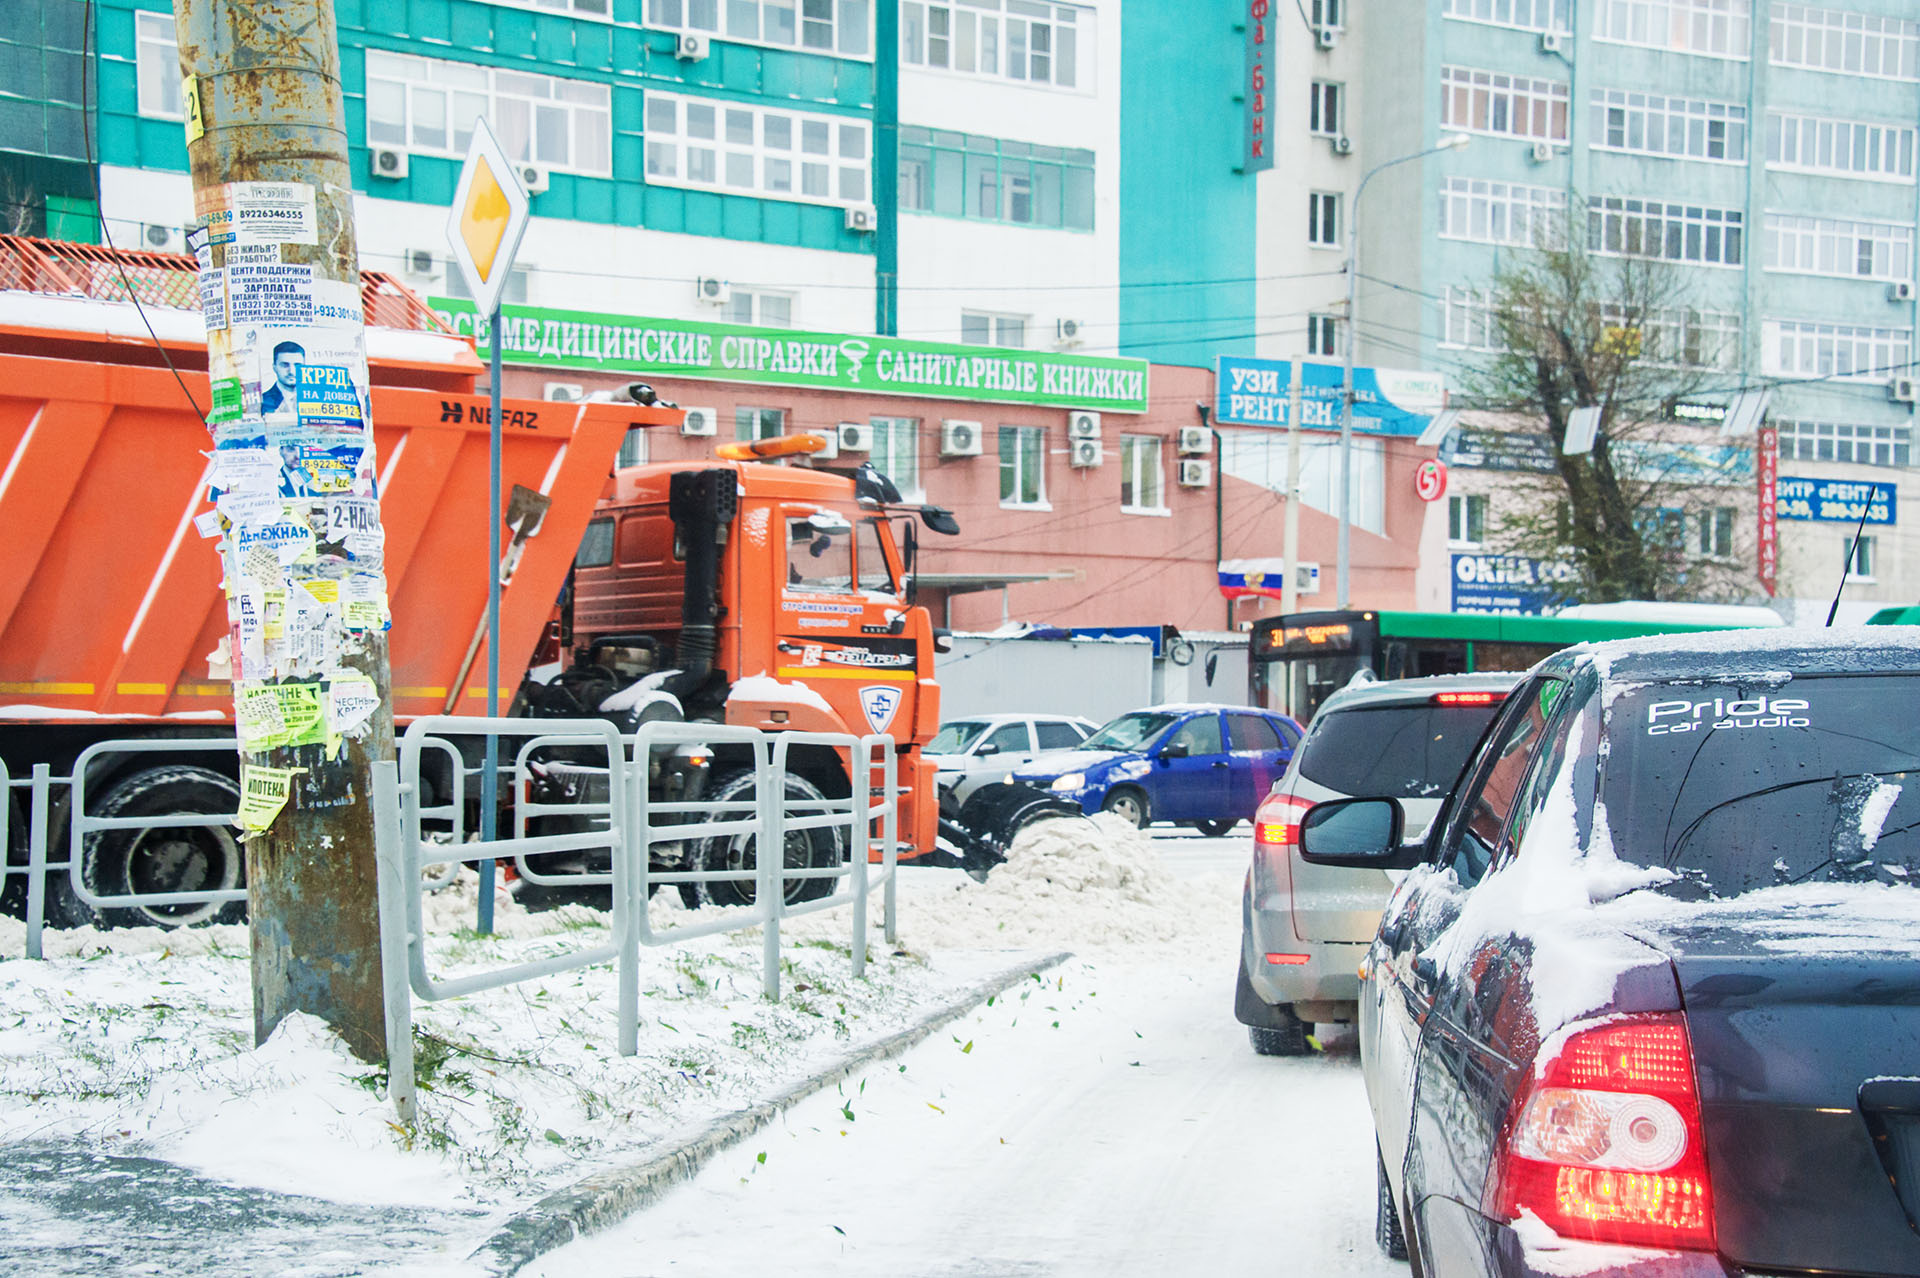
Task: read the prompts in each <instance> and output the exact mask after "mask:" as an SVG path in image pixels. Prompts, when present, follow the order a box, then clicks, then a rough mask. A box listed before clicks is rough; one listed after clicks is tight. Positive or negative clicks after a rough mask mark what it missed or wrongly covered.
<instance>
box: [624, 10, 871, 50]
mask: <svg viewBox="0 0 1920 1278" xmlns="http://www.w3.org/2000/svg"><path fill="white" fill-rule="evenodd" d="M746 3H749V4H751V5H752V6H753V8H754V10H755V12H756V14H757V15H758V21H757V22H756V24H755V25H756V26H757V27H758V28H760V29H761V30H764V29H765V28H766V15H767V14H768V13H770V12H772V13H779V12H783V11H784V12H788V13H791V14H792V15H793V23H794V39H793V40H792V41H790V42H789V41H781V40H768V39H765V38H764V37H762V36H758V35H754V36H747V35H741V34H736V33H735V32H733V31H731V30H729V29H728V24H727V23H726V22H725V21H723V15H726V14H727V13H728V12H729V9H728V0H647V23H646V24H647V25H648V26H649V27H653V28H655V29H656V30H660V31H687V32H695V33H698V34H700V35H704V36H707V37H709V38H710V39H714V40H725V41H726V42H727V43H729V44H752V45H758V46H760V47H761V48H764V49H788V50H791V51H793V52H794V53H813V54H818V55H820V56H822V57H829V58H853V59H857V60H859V61H861V62H871V61H873V34H874V21H873V7H874V3H875V0H746ZM823 3H824V5H825V6H826V7H827V9H828V16H826V17H825V18H822V17H820V16H819V14H818V11H819V9H820V7H821V6H822V4H823ZM743 7H744V6H743ZM849 9H851V11H853V12H855V13H857V14H858V15H859V16H858V17H856V18H854V19H853V20H852V21H851V22H850V23H849V22H847V21H845V20H844V19H843V16H842V15H843V13H844V12H846V11H848V10H849ZM696 10H697V11H699V12H698V13H696ZM810 10H811V11H813V14H812V16H809V11H810ZM707 12H710V13H711V14H712V19H711V21H710V22H708V21H701V20H700V15H701V14H704V13H707ZM823 23H824V24H825V27H824V30H825V31H826V32H827V40H826V43H825V44H821V43H818V42H817V40H818V38H819V36H820V35H821V33H822V30H823V27H822V24H823ZM855 32H857V33H858V39H857V40H849V38H848V37H849V36H850V35H851V34H852V33H855ZM810 35H811V36H812V37H813V38H814V39H815V41H816V42H815V43H809V42H808V39H809V36H810ZM850 43H852V44H857V46H858V47H857V48H849V47H848V45H849V44H850Z"/></svg>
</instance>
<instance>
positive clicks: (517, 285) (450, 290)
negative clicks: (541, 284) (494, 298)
mask: <svg viewBox="0 0 1920 1278" xmlns="http://www.w3.org/2000/svg"><path fill="white" fill-rule="evenodd" d="M440 266H441V271H440V291H441V292H442V293H444V294H445V295H446V296H448V297H457V298H459V299H461V300H462V301H468V302H470V301H472V300H473V295H472V294H471V293H469V292H468V291H467V277H466V276H465V275H463V274H461V272H460V267H459V265H458V264H456V263H455V262H454V260H453V259H452V258H450V257H446V258H442V259H440ZM532 281H533V267H531V266H516V267H514V268H513V269H512V270H510V271H508V272H507V285H506V287H505V288H503V289H501V290H500V300H501V301H502V302H505V303H508V304H513V303H518V304H520V305H523V306H524V305H525V304H526V302H527V300H528V289H529V286H530V284H531V283H532Z"/></svg>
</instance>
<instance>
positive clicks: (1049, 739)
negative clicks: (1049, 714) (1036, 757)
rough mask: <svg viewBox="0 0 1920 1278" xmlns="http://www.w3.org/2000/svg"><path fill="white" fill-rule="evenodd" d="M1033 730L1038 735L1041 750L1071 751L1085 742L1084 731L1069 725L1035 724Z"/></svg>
mask: <svg viewBox="0 0 1920 1278" xmlns="http://www.w3.org/2000/svg"><path fill="white" fill-rule="evenodd" d="M1033 730H1034V731H1035V732H1037V733H1039V734H1040V748H1041V749H1042V750H1071V749H1073V748H1074V747H1075V746H1077V745H1079V744H1080V743H1081V742H1082V741H1084V740H1086V736H1087V733H1086V729H1084V728H1082V727H1079V726H1078V725H1076V724H1071V723H1046V722H1041V723H1036V724H1034V725H1033Z"/></svg>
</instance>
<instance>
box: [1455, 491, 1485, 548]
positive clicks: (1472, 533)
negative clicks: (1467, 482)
mask: <svg viewBox="0 0 1920 1278" xmlns="http://www.w3.org/2000/svg"><path fill="white" fill-rule="evenodd" d="M1447 540H1448V541H1449V542H1452V543H1453V544H1454V545H1456V546H1479V545H1484V544H1485V542H1486V540H1487V498H1486V495H1485V494H1484V493H1462V494H1458V495H1456V496H1452V497H1449V498H1447Z"/></svg>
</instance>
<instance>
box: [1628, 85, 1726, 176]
mask: <svg viewBox="0 0 1920 1278" xmlns="http://www.w3.org/2000/svg"><path fill="white" fill-rule="evenodd" d="M1592 101H1593V144H1594V145H1595V146H1597V147H1605V148H1606V149H1608V150H1610V151H1635V152H1638V153H1640V154H1642V155H1678V156H1685V157H1687V158H1689V159H1694V160H1730V161H1733V162H1736V163H1742V164H1744V163H1745V162H1746V159H1747V109H1746V108H1745V107H1743V106H1738V105H1735V104H1734V103H1731V102H1708V101H1705V100H1703V99H1699V98H1674V97H1668V96H1666V95H1665V94H1660V93H1634V92H1629V91H1627V90H1625V89H1595V90H1594V91H1593V99H1592Z"/></svg>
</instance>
